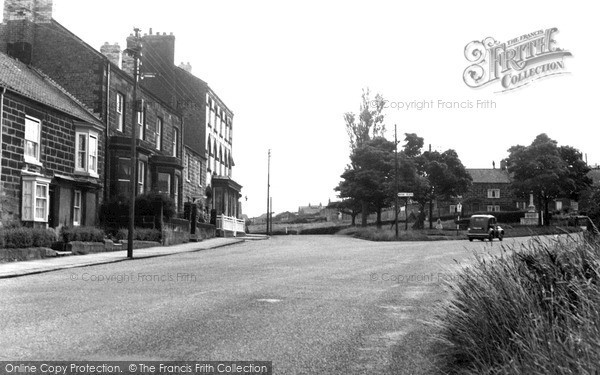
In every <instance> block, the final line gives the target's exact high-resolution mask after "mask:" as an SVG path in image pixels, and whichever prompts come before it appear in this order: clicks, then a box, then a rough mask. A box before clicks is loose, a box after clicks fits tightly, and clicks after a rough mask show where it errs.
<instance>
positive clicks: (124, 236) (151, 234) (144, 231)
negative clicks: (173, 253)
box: [115, 228, 161, 242]
mask: <svg viewBox="0 0 600 375" xmlns="http://www.w3.org/2000/svg"><path fill="white" fill-rule="evenodd" d="M115 238H116V239H117V240H119V241H127V240H128V239H129V230H128V229H125V228H122V229H119V230H118V231H117V233H116V235H115ZM133 240H134V241H154V242H160V240H161V233H160V230H158V229H152V228H135V230H134V231H133Z"/></svg>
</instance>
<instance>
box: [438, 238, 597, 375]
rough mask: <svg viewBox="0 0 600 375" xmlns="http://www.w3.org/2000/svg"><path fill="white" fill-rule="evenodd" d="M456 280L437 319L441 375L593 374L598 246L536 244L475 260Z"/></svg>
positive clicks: (593, 242)
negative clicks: (440, 344)
mask: <svg viewBox="0 0 600 375" xmlns="http://www.w3.org/2000/svg"><path fill="white" fill-rule="evenodd" d="M578 238H580V237H578ZM460 276H461V277H459V278H458V281H457V282H456V283H454V284H453V285H451V291H452V295H453V298H452V299H451V302H450V303H449V304H447V305H446V306H445V307H444V309H443V312H442V314H440V315H439V316H438V324H440V326H441V339H442V345H443V350H442V351H441V359H442V364H443V366H444V368H445V369H446V370H447V372H449V373H460V374H534V375H535V374H594V373H597V372H596V371H598V368H599V367H600V285H599V278H600V242H598V240H576V239H575V238H571V240H570V241H559V240H555V241H550V242H545V243H544V242H543V241H541V240H536V241H533V242H532V243H531V244H530V245H529V246H528V247H524V248H521V249H505V250H504V252H503V253H502V254H501V255H499V256H492V257H488V256H480V257H477V260H476V262H475V264H474V265H473V266H470V267H468V268H464V269H463V270H462V273H461V275H460Z"/></svg>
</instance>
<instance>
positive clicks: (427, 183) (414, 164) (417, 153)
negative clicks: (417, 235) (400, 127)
mask: <svg viewBox="0 0 600 375" xmlns="http://www.w3.org/2000/svg"><path fill="white" fill-rule="evenodd" d="M405 142H406V143H405V145H404V150H403V152H402V153H403V161H402V165H404V168H405V169H406V168H408V169H409V170H410V169H412V171H413V172H412V178H411V177H409V176H408V177H403V178H409V179H410V180H408V181H410V182H409V185H410V188H411V189H412V192H413V193H414V197H413V200H415V201H416V202H418V203H419V205H420V209H421V210H420V211H421V213H420V215H419V217H418V218H417V222H416V223H415V225H414V226H413V227H414V228H416V229H421V228H423V221H424V219H425V206H426V205H427V203H429V204H430V213H429V226H430V227H431V226H432V224H433V221H432V212H431V206H432V201H433V200H438V199H443V200H447V199H450V198H452V197H455V196H458V195H461V194H463V193H464V192H466V191H467V190H468V189H469V187H470V185H471V180H472V179H471V176H470V175H469V173H468V172H467V169H466V168H465V167H464V165H463V164H462V162H461V161H460V158H459V157H458V154H457V153H456V151H454V150H452V149H448V150H446V151H444V152H443V153H440V152H438V151H425V152H422V148H423V145H424V140H423V138H421V137H419V136H417V135H416V134H414V133H406V134H405ZM405 173H408V170H407V171H406V172H405ZM409 175H410V173H409Z"/></svg>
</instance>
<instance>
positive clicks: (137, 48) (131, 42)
mask: <svg viewBox="0 0 600 375" xmlns="http://www.w3.org/2000/svg"><path fill="white" fill-rule="evenodd" d="M133 30H134V31H135V37H134V38H128V39H127V49H126V50H125V51H124V52H125V53H127V54H129V55H131V57H133V111H132V121H131V171H130V175H129V177H130V182H131V195H130V202H129V234H128V236H127V258H133V232H134V230H135V196H136V188H137V139H136V138H137V136H136V134H135V130H136V122H137V117H138V112H139V111H141V110H142V108H140V107H141V105H140V103H138V99H137V91H138V86H139V67H140V63H139V60H140V56H141V52H142V40H141V38H140V29H138V28H134V29H133Z"/></svg>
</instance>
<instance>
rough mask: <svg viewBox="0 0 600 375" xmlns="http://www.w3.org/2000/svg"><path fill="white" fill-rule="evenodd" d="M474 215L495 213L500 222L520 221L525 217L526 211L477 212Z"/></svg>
mask: <svg viewBox="0 0 600 375" xmlns="http://www.w3.org/2000/svg"><path fill="white" fill-rule="evenodd" d="M473 215H493V216H494V217H495V218H496V220H498V222H499V223H519V222H520V221H521V218H522V217H525V211H498V212H487V211H482V212H477V213H475V214H473Z"/></svg>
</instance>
